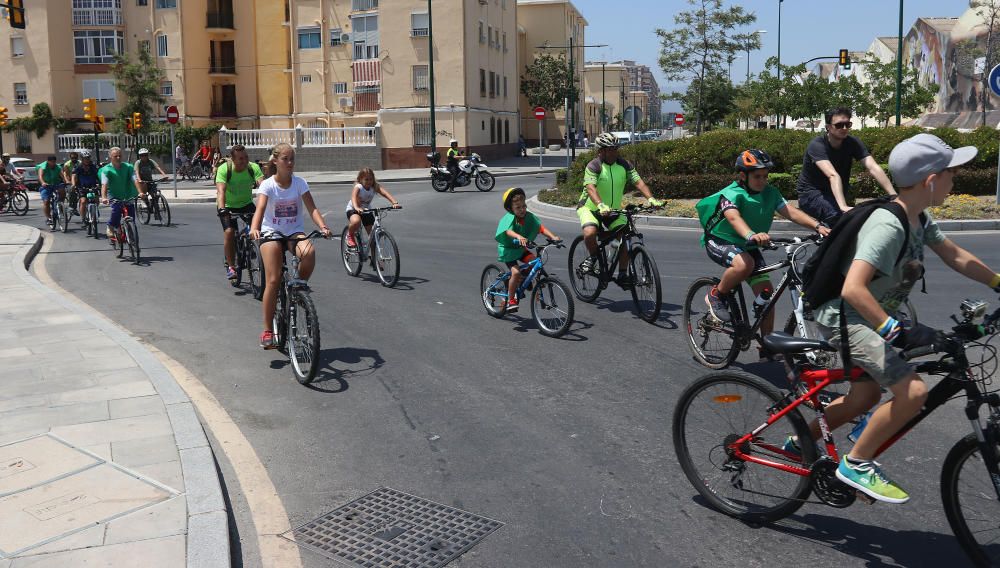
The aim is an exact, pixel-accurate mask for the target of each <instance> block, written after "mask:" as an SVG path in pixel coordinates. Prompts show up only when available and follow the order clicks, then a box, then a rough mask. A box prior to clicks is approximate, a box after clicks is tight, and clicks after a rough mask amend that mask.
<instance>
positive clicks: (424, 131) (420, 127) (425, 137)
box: [411, 118, 431, 146]
mask: <svg viewBox="0 0 1000 568" xmlns="http://www.w3.org/2000/svg"><path fill="white" fill-rule="evenodd" d="M411 122H412V123H413V145H414V146H430V145H431V119H429V118H414V119H413V120H411Z"/></svg>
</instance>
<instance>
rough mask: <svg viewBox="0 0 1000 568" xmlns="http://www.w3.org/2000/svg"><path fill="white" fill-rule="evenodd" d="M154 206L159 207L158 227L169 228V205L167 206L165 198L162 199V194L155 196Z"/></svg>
mask: <svg viewBox="0 0 1000 568" xmlns="http://www.w3.org/2000/svg"><path fill="white" fill-rule="evenodd" d="M156 204H157V205H158V206H159V209H160V211H159V213H160V218H159V221H160V225H161V226H163V227H169V226H170V205H167V198H166V197H163V194H162V193H158V194H157V195H156Z"/></svg>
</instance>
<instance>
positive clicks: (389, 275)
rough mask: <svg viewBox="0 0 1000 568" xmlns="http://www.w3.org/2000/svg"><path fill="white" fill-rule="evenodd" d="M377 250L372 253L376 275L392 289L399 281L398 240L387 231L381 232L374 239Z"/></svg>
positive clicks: (383, 283) (384, 284)
mask: <svg viewBox="0 0 1000 568" xmlns="http://www.w3.org/2000/svg"><path fill="white" fill-rule="evenodd" d="M373 242H374V244H375V250H373V251H372V262H373V263H374V264H375V273H376V274H378V279H379V280H380V281H381V282H382V285H383V286H386V287H388V288H392V287H393V286H395V285H396V282H397V281H399V247H397V246H396V239H393V238H392V235H390V234H389V233H387V232H385V231H379V232H378V233H376V234H375V238H374V239H373Z"/></svg>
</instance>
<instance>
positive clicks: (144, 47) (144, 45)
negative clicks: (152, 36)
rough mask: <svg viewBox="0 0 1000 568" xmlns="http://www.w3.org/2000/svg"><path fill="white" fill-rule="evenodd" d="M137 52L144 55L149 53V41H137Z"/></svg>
mask: <svg viewBox="0 0 1000 568" xmlns="http://www.w3.org/2000/svg"><path fill="white" fill-rule="evenodd" d="M139 51H145V52H146V53H149V40H148V39H140V40H139Z"/></svg>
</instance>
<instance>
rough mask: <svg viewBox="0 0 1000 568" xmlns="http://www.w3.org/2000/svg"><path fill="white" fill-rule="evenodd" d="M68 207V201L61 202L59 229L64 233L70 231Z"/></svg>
mask: <svg viewBox="0 0 1000 568" xmlns="http://www.w3.org/2000/svg"><path fill="white" fill-rule="evenodd" d="M67 205H68V202H67V201H66V200H62V201H60V202H59V228H60V229H62V232H64V233H65V232H67V231H69V218H70V212H69V209H70V208H69V207H68V206H67Z"/></svg>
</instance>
